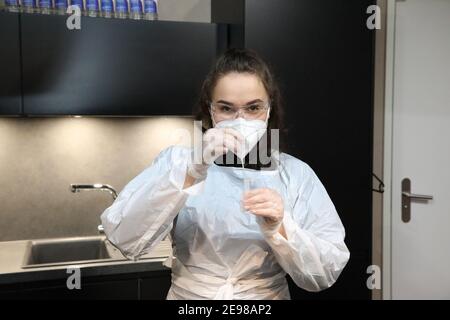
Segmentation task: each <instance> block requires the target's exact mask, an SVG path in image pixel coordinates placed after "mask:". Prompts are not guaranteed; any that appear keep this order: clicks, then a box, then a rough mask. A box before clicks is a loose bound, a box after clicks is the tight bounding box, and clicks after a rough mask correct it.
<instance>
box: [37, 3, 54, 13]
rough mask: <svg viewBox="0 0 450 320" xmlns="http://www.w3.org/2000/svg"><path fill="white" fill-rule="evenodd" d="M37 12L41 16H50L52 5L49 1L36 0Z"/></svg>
mask: <svg viewBox="0 0 450 320" xmlns="http://www.w3.org/2000/svg"><path fill="white" fill-rule="evenodd" d="M38 3H39V11H40V13H43V14H50V13H51V11H52V9H53V4H52V1H51V0H38Z"/></svg>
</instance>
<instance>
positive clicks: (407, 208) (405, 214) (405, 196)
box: [402, 178, 433, 223]
mask: <svg viewBox="0 0 450 320" xmlns="http://www.w3.org/2000/svg"><path fill="white" fill-rule="evenodd" d="M411 200H422V201H428V200H433V196H429V195H423V194H414V193H411V180H409V178H405V179H403V180H402V221H403V222H405V223H406V222H409V221H410V220H411Z"/></svg>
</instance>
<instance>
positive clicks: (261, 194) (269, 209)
mask: <svg viewBox="0 0 450 320" xmlns="http://www.w3.org/2000/svg"><path fill="white" fill-rule="evenodd" d="M243 204H244V208H245V209H246V210H248V211H250V212H251V213H253V214H254V215H256V216H260V217H263V218H264V221H265V223H267V224H268V225H269V226H277V227H278V228H279V227H280V224H281V222H282V221H283V217H284V204H283V199H282V198H281V196H280V194H279V193H278V192H276V191H275V190H272V189H268V188H261V189H253V190H250V191H247V192H245V193H244V199H243ZM276 231H278V230H276Z"/></svg>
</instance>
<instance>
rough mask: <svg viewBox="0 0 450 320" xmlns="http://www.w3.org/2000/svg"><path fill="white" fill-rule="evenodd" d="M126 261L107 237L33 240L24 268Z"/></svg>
mask: <svg viewBox="0 0 450 320" xmlns="http://www.w3.org/2000/svg"><path fill="white" fill-rule="evenodd" d="M113 260H126V258H125V257H124V256H123V255H122V254H121V253H120V251H119V250H118V249H116V248H115V247H113V246H112V245H111V244H110V243H109V242H108V241H107V239H106V237H78V238H62V239H48V240H31V241H29V243H28V246H27V250H26V252H25V257H24V263H23V266H22V267H23V268H37V267H48V266H59V265H70V264H86V263H99V262H103V261H105V262H108V261H113Z"/></svg>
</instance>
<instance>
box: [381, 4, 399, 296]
mask: <svg viewBox="0 0 450 320" xmlns="http://www.w3.org/2000/svg"><path fill="white" fill-rule="evenodd" d="M397 1H398V0H388V2H387V17H386V77H385V95H384V97H385V99H384V138H383V144H384V146H383V153H384V156H383V163H384V166H383V167H384V168H383V181H384V184H385V188H384V195H383V223H382V225H383V230H382V238H383V241H382V243H383V244H382V248H383V249H382V256H383V259H382V297H383V299H384V300H390V299H392V197H393V194H392V192H393V190H392V165H393V149H392V147H393V113H394V79H395V74H394V66H395V21H396V4H397Z"/></svg>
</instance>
